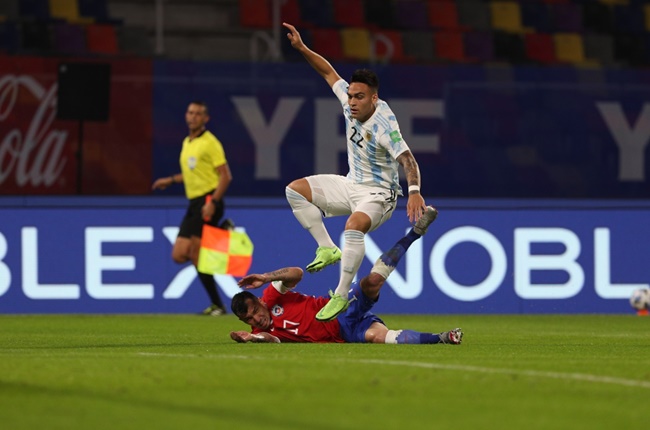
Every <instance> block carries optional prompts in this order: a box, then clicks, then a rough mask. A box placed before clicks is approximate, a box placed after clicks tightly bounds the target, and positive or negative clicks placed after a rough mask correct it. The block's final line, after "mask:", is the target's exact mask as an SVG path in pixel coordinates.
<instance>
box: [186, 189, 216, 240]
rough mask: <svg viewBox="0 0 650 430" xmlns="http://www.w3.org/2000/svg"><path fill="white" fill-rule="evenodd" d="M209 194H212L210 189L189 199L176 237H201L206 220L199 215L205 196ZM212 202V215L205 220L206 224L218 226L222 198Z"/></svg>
mask: <svg viewBox="0 0 650 430" xmlns="http://www.w3.org/2000/svg"><path fill="white" fill-rule="evenodd" d="M210 195H212V191H211V192H209V193H207V194H206V195H204V196H201V197H196V198H194V199H191V200H190V201H189V205H188V206H187V212H185V216H184V217H183V220H182V221H181V226H180V229H179V231H178V237H187V238H189V237H191V236H198V237H201V235H202V233H203V224H204V223H206V221H204V220H203V217H202V216H201V208H202V207H203V205H204V204H205V202H206V200H207V197H208V196H210ZM212 204H213V205H214V215H212V219H211V220H209V221H207V224H210V225H212V226H215V227H218V226H219V221H220V220H221V217H223V211H224V203H223V199H221V200H219V201H216V202H213V203H212Z"/></svg>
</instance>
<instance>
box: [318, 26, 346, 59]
mask: <svg viewBox="0 0 650 430" xmlns="http://www.w3.org/2000/svg"><path fill="white" fill-rule="evenodd" d="M311 35H312V43H313V49H314V51H316V52H318V53H319V54H321V55H322V56H323V57H325V58H326V59H327V60H329V61H343V60H344V59H345V56H344V55H343V43H342V41H341V33H340V32H339V30H337V29H334V28H317V29H313V30H312V32H311Z"/></svg>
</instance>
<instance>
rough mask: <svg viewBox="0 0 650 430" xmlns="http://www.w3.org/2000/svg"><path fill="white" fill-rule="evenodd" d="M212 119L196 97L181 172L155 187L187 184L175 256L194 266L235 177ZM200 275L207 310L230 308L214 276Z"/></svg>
mask: <svg viewBox="0 0 650 430" xmlns="http://www.w3.org/2000/svg"><path fill="white" fill-rule="evenodd" d="M209 119H210V115H209V114H208V107H207V105H206V104H205V103H204V102H200V101H193V102H191V103H190V104H189V106H188V107H187V112H185V121H186V122H187V127H188V129H189V135H188V136H187V137H186V138H185V140H183V149H182V150H181V156H180V165H181V173H176V174H175V175H172V176H168V177H165V178H158V179H156V181H155V182H154V183H153V185H152V187H151V188H152V189H154V190H164V189H165V188H167V187H168V186H170V185H172V184H175V183H181V182H182V183H183V184H184V185H185V195H186V196H187V199H188V200H189V205H188V207H187V212H186V213H185V216H184V217H183V220H182V221H181V225H180V230H179V231H178V237H176V242H174V248H173V250H172V258H173V260H174V261H175V262H176V263H185V262H187V261H191V262H192V264H194V267H196V265H197V262H198V258H199V249H200V248H201V234H202V231H203V224H204V223H205V222H207V223H208V224H210V225H213V226H219V221H220V220H221V218H222V217H223V213H224V203H223V196H224V194H225V193H226V190H227V189H228V186H229V185H230V182H231V181H232V174H231V173H230V168H229V167H228V162H227V161H226V154H225V152H224V150H223V146H222V145H221V142H219V139H217V138H216V137H215V136H214V134H212V133H210V132H209V131H208V130H207V129H206V127H205V125H206V123H207V122H208V120H209ZM198 275H199V279H200V280H201V283H202V284H203V287H204V288H205V291H206V292H207V293H208V296H210V300H211V301H212V304H211V305H210V306H209V307H208V308H207V309H205V310H204V311H203V314H204V315H213V316H218V315H223V314H225V313H226V308H225V307H224V305H223V302H222V301H221V298H220V297H219V292H218V290H217V284H216V282H215V280H214V276H213V275H209V274H206V273H200V272H198Z"/></svg>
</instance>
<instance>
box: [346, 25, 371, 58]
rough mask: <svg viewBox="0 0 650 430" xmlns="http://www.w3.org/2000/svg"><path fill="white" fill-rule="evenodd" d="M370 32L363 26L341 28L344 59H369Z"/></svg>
mask: <svg viewBox="0 0 650 430" xmlns="http://www.w3.org/2000/svg"><path fill="white" fill-rule="evenodd" d="M370 43H371V42H370V32H369V31H368V30H367V29H365V28H343V29H341V44H342V46H343V57H344V58H345V59H346V60H358V61H368V60H370V50H371V47H370Z"/></svg>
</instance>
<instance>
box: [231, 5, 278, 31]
mask: <svg viewBox="0 0 650 430" xmlns="http://www.w3.org/2000/svg"><path fill="white" fill-rule="evenodd" d="M239 23H240V24H241V26H242V27H252V28H271V26H272V25H273V22H272V19H271V4H270V2H269V0H239Z"/></svg>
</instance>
